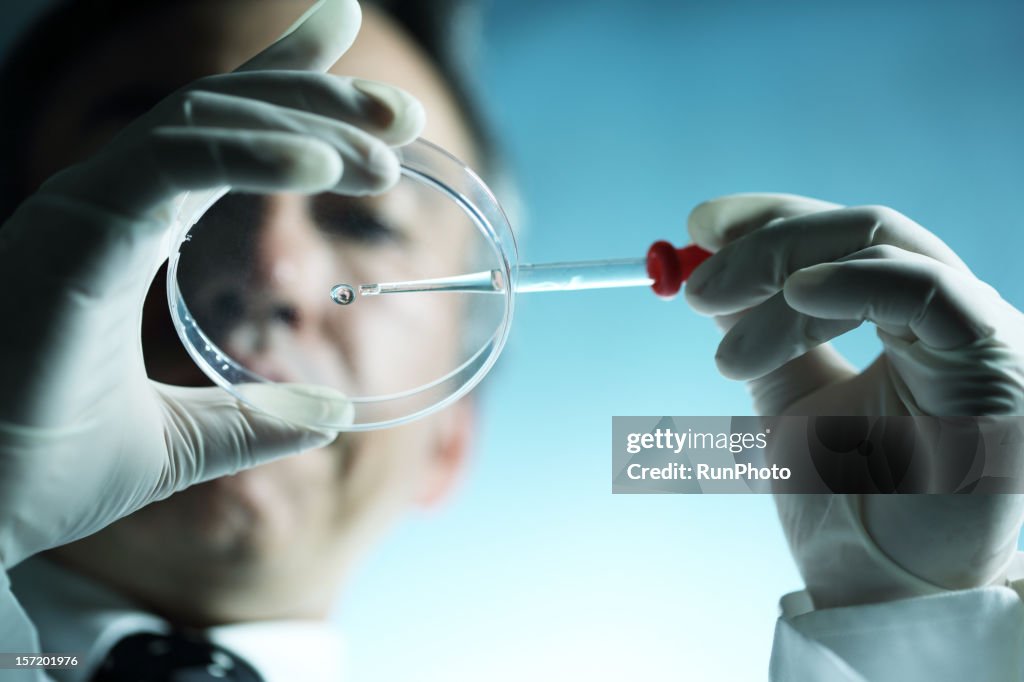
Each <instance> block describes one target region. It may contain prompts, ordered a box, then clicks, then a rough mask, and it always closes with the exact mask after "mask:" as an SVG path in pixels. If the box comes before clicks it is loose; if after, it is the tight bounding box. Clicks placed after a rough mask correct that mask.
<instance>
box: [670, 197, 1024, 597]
mask: <svg viewBox="0 0 1024 682" xmlns="http://www.w3.org/2000/svg"><path fill="white" fill-rule="evenodd" d="M689 231H690V235H691V237H692V238H693V240H694V242H696V243H697V244H699V245H700V246H702V247H704V248H705V249H708V250H710V251H715V252H717V253H715V255H714V256H713V257H711V258H709V259H708V260H707V261H706V262H705V263H703V264H702V265H701V266H700V267H699V268H697V270H696V271H695V272H694V273H693V275H692V276H691V277H690V279H689V281H688V282H687V286H686V298H687V300H688V301H689V303H690V304H691V305H692V306H693V307H694V308H695V309H696V310H697V311H699V312H702V313H706V314H710V315H714V316H716V317H718V319H719V322H720V324H721V326H722V327H723V328H724V329H725V330H726V333H725V337H724V338H723V339H722V342H721V345H720V346H719V349H718V353H717V355H716V361H717V363H718V367H719V369H720V370H721V372H722V373H723V374H724V375H726V376H728V377H731V378H735V379H742V380H746V381H747V382H748V386H749V387H750V390H751V392H752V394H753V398H754V404H755V408H756V410H757V411H758V413H760V414H764V415H782V414H793V415H836V416H838V415H934V416H982V415H1021V414H1024V316H1022V315H1021V313H1020V311H1018V310H1016V309H1015V308H1013V307H1012V306H1011V305H1009V304H1008V303H1007V302H1006V301H1004V300H1003V299H1002V298H1001V297H1000V296H999V294H998V293H997V292H996V291H995V290H994V289H993V288H992V287H990V286H989V285H987V284H985V283H984V282H982V281H980V280H979V279H977V278H976V277H975V276H974V275H973V274H972V273H971V271H970V270H969V269H968V268H967V266H966V265H964V263H963V262H962V261H961V260H960V259H959V258H958V257H957V256H956V254H955V253H953V252H952V251H951V250H950V249H949V247H948V246H946V245H945V244H944V243H943V242H942V241H941V240H939V239H938V238H937V237H936V236H935V235H933V234H931V233H929V232H928V231H927V230H925V229H924V228H922V227H921V226H920V225H918V224H916V223H915V222H913V221H912V220H910V219H909V218H907V217H906V216H903V215H901V214H899V213H897V212H896V211H894V210H892V209H888V208H884V207H860V208H844V207H842V206H839V205H837V204H832V203H827V202H823V201H818V200H815V199H808V198H804V197H798V196H792V195H779V194H745V195H735V196H728V197H723V198H719V199H714V200H712V201H709V202H706V203H703V204H701V205H699V206H697V207H696V208H695V209H694V210H693V212H692V213H691V214H690V217H689ZM865 320H866V321H869V322H872V323H874V325H875V326H876V328H877V331H878V336H879V338H880V339H881V341H882V345H883V351H882V353H881V355H879V356H878V358H877V360H875V361H874V362H873V363H872V364H871V365H870V366H869V367H868V368H867V369H866V370H864V371H863V372H859V371H857V370H856V369H854V368H853V367H852V366H851V365H850V364H849V363H847V362H846V361H845V360H844V359H843V358H842V357H841V356H840V355H839V353H838V352H837V351H836V350H835V349H834V348H832V347H831V346H829V345H827V343H826V342H827V341H829V340H830V339H832V338H835V337H836V336H839V335H841V334H843V333H845V332H847V331H849V330H851V329H854V328H855V327H857V326H859V325H860V324H861V323H862V322H864V321H865ZM837 497H838V496H829V495H782V496H778V497H777V498H776V501H777V504H778V507H779V513H780V516H781V518H782V522H783V526H784V528H785V531H786V535H787V537H788V539H789V542H790V546H791V549H792V550H793V553H794V556H795V558H796V560H797V563H798V565H799V567H800V569H801V572H802V573H803V575H804V578H805V580H806V582H807V585H808V588H809V590H810V591H811V594H812V597H813V598H814V599H815V602H816V603H817V604H818V605H819V606H822V605H839V604H848V603H856V602H865V601H874V600H879V599H888V598H895V597H900V596H910V595H911V594H915V593H920V592H921V591H922V586H923V585H925V584H931V585H934V586H937V587H947V588H960V587H969V586H973V585H980V584H986V583H989V582H993V581H997V580H998V579H999V575H1000V572H1001V571H1003V570H1004V568H1005V565H1006V563H1007V561H1008V560H1009V558H1010V557H1011V556H1012V554H1013V552H1014V550H1015V548H1016V539H1017V535H1018V532H1019V527H1020V522H1021V513H1022V509H1024V505H1022V502H1021V498H1020V497H1019V496H1016V495H991V496H981V495H979V496H955V497H954V496H946V495H927V496H926V495H866V496H863V498H862V499H857V500H849V499H841V500H838V501H837V499H836V498H837ZM861 521H863V523H864V528H853V527H846V526H848V525H850V524H858V523H860V522H861ZM865 529H866V531H867V534H868V536H869V537H868V539H867V542H868V543H870V542H874V543H877V548H880V549H881V550H882V554H881V555H874V556H868V555H869V554H871V552H872V551H874V549H875V548H870V547H867V548H865V547H863V546H861V545H863V543H862V542H861V541H860V540H858V539H857V538H856V537H855V536H857V535H858V534H859V535H860V536H863V535H864V532H863V531H864V530H865ZM863 539H864V538H863V537H861V540H863ZM890 559H891V560H892V561H894V562H895V564H896V565H897V566H898V567H899V568H900V569H905V571H906V572H908V573H909V574H910V576H907V575H905V574H904V575H903V576H902V578H901V577H900V576H896V575H894V573H896V574H898V573H900V571H899V570H895V571H894V570H892V569H893V566H891V565H890V566H885V565H883V564H885V563H886V561H887V560H890ZM914 577H917V578H922V579H923V580H924V581H925V582H921V581H915V580H914V579H913V578H914ZM904 578H905V580H902V579H904ZM901 580H902V582H903V584H897V583H900V582H901Z"/></svg>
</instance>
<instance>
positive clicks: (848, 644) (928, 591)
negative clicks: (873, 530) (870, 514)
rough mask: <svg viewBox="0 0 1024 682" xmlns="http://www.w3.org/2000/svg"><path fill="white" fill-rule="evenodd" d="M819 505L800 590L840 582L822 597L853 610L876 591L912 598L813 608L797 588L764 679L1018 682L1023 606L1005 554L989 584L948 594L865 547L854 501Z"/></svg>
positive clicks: (1021, 681) (871, 545)
mask: <svg viewBox="0 0 1024 682" xmlns="http://www.w3.org/2000/svg"><path fill="white" fill-rule="evenodd" d="M829 501H830V504H829V505H827V507H824V508H823V510H824V511H823V512H822V513H820V514H819V515H818V516H817V526H816V528H815V530H816V532H815V533H814V535H813V537H812V538H811V539H809V540H807V541H806V542H805V543H804V544H805V545H806V546H802V549H803V551H804V552H805V555H804V556H803V559H804V565H803V572H804V579H805V581H806V582H807V584H808V585H812V586H813V585H824V584H825V582H826V581H828V580H836V579H839V580H843V585H839V586H836V585H833V586H831V587H832V592H833V593H842V592H844V591H845V592H847V593H848V596H849V597H850V598H851V602H854V603H855V597H856V596H857V595H858V594H865V593H873V594H884V593H885V592H886V589H885V587H886V586H890V587H895V588H898V589H896V590H895V591H894V594H900V595H913V596H910V597H908V598H903V599H895V598H894V599H890V600H884V601H883V600H879V601H878V602H876V603H871V604H863V605H858V606H843V607H836V608H818V609H816V608H815V607H814V604H813V603H812V600H811V598H810V596H809V594H808V592H807V591H804V592H796V593H793V594H789V595H786V596H785V597H783V598H782V601H781V603H780V607H781V608H780V610H781V612H782V615H781V617H780V618H779V620H778V622H777V623H776V629H775V641H774V644H773V647H772V659H771V664H770V671H771V679H772V680H777V681H780V682H781V681H789V680H833V679H834V680H857V681H861V680H865V681H870V682H875V681H879V682H889V681H890V680H891V681H893V682H895V681H897V680H898V681H899V682H913V681H915V680H928V681H929V682H943V681H945V680H950V681H952V680H957V681H960V680H972V681H977V682H987V681H989V680H991V681H993V682H995V681H998V682H1004V681H1012V682H1024V675H1022V667H1021V666H1022V661H1024V602H1022V601H1021V597H1020V594H1019V593H1018V591H1017V590H1016V589H1014V588H1016V587H1017V586H1018V584H1019V583H1016V582H1012V581H1011V580H1010V577H1011V576H1012V574H1013V573H1014V572H1015V571H1016V570H1017V569H1015V568H1014V564H1015V563H1017V562H1015V561H1012V559H1013V557H1011V562H1010V565H1008V567H1007V570H1006V571H1005V572H1004V573H1002V574H1001V575H1003V576H1004V577H1002V578H1000V579H998V582H997V583H994V584H991V585H987V586H983V587H978V588H974V589H970V590H948V589H945V588H943V587H940V586H938V585H933V584H930V583H928V582H927V581H924V580H922V579H921V578H920V577H918V576H915V575H913V574H911V573H909V572H908V571H906V570H905V569H904V568H903V567H902V566H900V565H899V564H897V563H896V562H894V561H893V560H892V559H890V558H889V557H888V556H887V555H886V554H885V553H884V552H883V551H882V550H881V549H880V548H879V547H878V546H877V545H876V544H875V542H874V540H873V539H872V538H871V536H870V534H868V532H867V530H866V529H865V528H864V524H863V520H862V515H861V499H860V496H856V495H836V496H832V497H831V498H830V500H829ZM837 576H838V577H837ZM1011 586H1013V587H1012V588H1011ZM839 588H841V589H839Z"/></svg>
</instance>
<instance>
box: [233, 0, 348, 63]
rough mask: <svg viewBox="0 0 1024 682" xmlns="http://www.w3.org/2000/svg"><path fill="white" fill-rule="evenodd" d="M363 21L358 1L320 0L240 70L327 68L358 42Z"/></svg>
mask: <svg viewBox="0 0 1024 682" xmlns="http://www.w3.org/2000/svg"><path fill="white" fill-rule="evenodd" d="M361 23H362V12H361V10H360V9H359V3H358V2H356V0H320V1H319V2H317V3H316V4H315V5H314V6H313V7H311V8H310V9H309V11H307V12H306V13H305V14H304V15H302V17H300V18H299V20H298V21H296V22H295V23H294V24H293V25H292V26H291V28H289V29H288V30H287V31H285V32H284V34H283V35H282V36H281V37H280V38H278V39H277V41H276V42H274V44H273V45H271V46H270V47H268V48H266V49H265V50H263V51H262V52H260V53H259V54H258V55H256V56H255V57H253V58H252V59H250V60H249V61H247V62H246V63H245V64H243V65H242V66H240V67H238V69H236V71H266V70H273V69H286V70H295V71H327V69H329V68H331V66H332V65H333V64H334V63H335V62H337V61H338V59H339V58H340V57H341V55H343V54H345V52H346V51H347V50H348V48H350V47H351V46H352V43H353V42H355V39H356V35H357V34H358V33H359V26H360V24H361Z"/></svg>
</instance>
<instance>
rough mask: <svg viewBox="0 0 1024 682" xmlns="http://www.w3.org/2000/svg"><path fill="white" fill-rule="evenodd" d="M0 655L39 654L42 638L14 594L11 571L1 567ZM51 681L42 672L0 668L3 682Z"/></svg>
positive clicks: (39, 670) (0, 681) (0, 680)
mask: <svg viewBox="0 0 1024 682" xmlns="http://www.w3.org/2000/svg"><path fill="white" fill-rule="evenodd" d="M0 652H3V653H38V652H39V635H38V633H37V632H36V628H35V626H34V625H33V624H32V621H31V620H29V618H28V616H27V615H26V614H25V610H24V609H23V608H21V604H19V603H18V600H17V599H15V597H14V593H13V592H11V581H10V579H9V578H8V576H7V571H6V570H5V569H4V568H3V566H0ZM50 679H51V678H50V677H49V676H47V675H46V673H45V672H44V671H43V670H41V669H38V668H34V669H22V670H5V669H2V668H0V682H8V680H9V681H10V682H49V681H50Z"/></svg>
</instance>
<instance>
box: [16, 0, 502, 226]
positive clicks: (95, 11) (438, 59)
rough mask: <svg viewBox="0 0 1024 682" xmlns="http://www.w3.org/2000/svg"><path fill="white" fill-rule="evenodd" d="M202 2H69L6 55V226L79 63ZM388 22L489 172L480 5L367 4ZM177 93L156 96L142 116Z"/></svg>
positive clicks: (468, 1) (467, 1) (382, 0)
mask: <svg viewBox="0 0 1024 682" xmlns="http://www.w3.org/2000/svg"><path fill="white" fill-rule="evenodd" d="M200 1H201V0H63V1H62V2H59V3H58V4H57V5H56V6H55V7H53V8H52V9H50V10H49V11H47V12H46V13H44V14H43V16H42V17H40V18H39V19H38V20H37V21H36V22H35V23H33V24H32V25H31V27H30V28H29V29H28V30H26V31H25V32H23V33H22V35H21V36H20V37H19V39H18V40H17V41H16V42H15V43H14V45H13V46H12V47H11V49H9V50H8V51H7V53H6V55H4V60H3V63H2V64H0V222H2V221H3V220H6V218H7V217H8V216H10V214H11V213H12V212H13V211H14V209H15V208H16V207H17V205H18V204H19V203H21V202H22V201H23V200H24V199H25V198H26V197H27V196H28V195H29V194H30V193H31V192H33V191H35V188H34V187H30V186H28V179H27V178H26V177H25V170H24V169H25V168H26V167H27V166H28V158H29V154H31V148H30V145H31V142H32V140H33V135H32V132H33V131H34V129H35V126H36V119H37V117H38V114H39V112H40V111H44V110H45V109H46V107H48V106H53V104H52V102H50V97H51V95H52V92H51V88H50V85H51V84H52V83H53V81H54V79H53V76H54V74H58V73H60V72H61V71H62V70H64V69H65V68H66V67H68V66H69V65H70V64H71V63H73V61H74V60H75V59H76V58H77V57H78V56H80V55H82V54H84V53H85V52H87V51H88V50H90V49H92V48H94V47H95V46H97V45H102V44H103V42H104V41H105V40H107V39H108V38H109V37H111V36H113V35H116V34H117V33H118V32H120V31H123V30H127V29H128V28H129V27H131V26H132V24H133V23H134V22H136V21H138V20H139V19H140V18H142V17H145V16H146V15H148V14H150V13H152V12H154V11H157V10H160V9H164V8H174V7H180V6H183V5H185V4H188V3H189V2H200ZM361 2H362V4H364V5H373V6H375V7H377V8H379V9H381V10H382V11H383V12H385V13H386V14H387V15H389V16H390V17H391V18H392V19H393V20H394V21H395V22H396V23H397V24H398V25H399V26H401V27H402V28H403V29H404V30H405V31H406V32H407V33H408V34H409V35H410V37H411V38H412V39H413V40H414V41H416V42H417V43H418V44H419V45H420V47H421V48H422V49H423V51H424V52H425V53H426V55H427V56H428V57H429V58H430V59H431V60H432V61H433V62H434V64H435V66H436V67H437V69H438V70H439V72H440V73H441V75H442V77H444V79H445V81H446V83H447V85H448V86H449V88H450V89H451V91H452V93H453V94H454V96H455V99H456V102H457V104H458V105H459V107H460V109H461V112H462V114H463V117H464V119H465V121H466V124H467V125H468V126H469V128H470V132H471V133H472V135H473V137H474V141H475V142H476V144H477V147H478V150H479V152H480V158H481V161H482V163H483V165H484V167H485V168H483V169H481V170H486V167H488V166H489V165H490V164H491V163H492V161H493V158H492V157H493V143H492V140H491V137H490V135H489V134H488V132H487V127H486V125H485V124H484V121H483V117H482V116H481V115H480V111H479V109H478V107H477V105H476V103H475V100H474V98H473V97H472V95H471V93H472V90H473V87H472V81H471V68H470V67H471V64H472V63H473V55H472V50H474V49H475V41H474V40H473V38H474V36H475V34H476V33H477V26H476V22H477V18H478V17H477V11H478V8H477V6H476V3H475V2H473V0H430V2H425V1H424V0H361ZM168 94H170V93H153V100H152V101H151V102H145V103H143V102H140V103H138V104H139V107H140V112H139V113H142V112H143V111H145V110H146V109H147V108H149V107H151V106H153V105H155V104H156V103H157V102H158V101H159V99H160V98H162V97H163V96H166V95H168Z"/></svg>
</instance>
